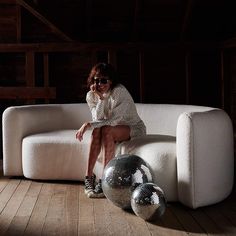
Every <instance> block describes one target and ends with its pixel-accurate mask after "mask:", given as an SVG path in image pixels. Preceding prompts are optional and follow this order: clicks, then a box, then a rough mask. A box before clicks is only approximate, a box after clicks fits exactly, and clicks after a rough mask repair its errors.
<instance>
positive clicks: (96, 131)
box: [91, 128, 101, 139]
mask: <svg viewBox="0 0 236 236" xmlns="http://www.w3.org/2000/svg"><path fill="white" fill-rule="evenodd" d="M91 136H92V139H100V138H101V128H95V129H93V131H92V135H91Z"/></svg>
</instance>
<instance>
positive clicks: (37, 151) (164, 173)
mask: <svg viewBox="0 0 236 236" xmlns="http://www.w3.org/2000/svg"><path fill="white" fill-rule="evenodd" d="M75 135H76V130H60V131H53V132H46V133H39V134H33V135H29V136H27V137H25V138H24V139H23V144H22V167H23V174H24V176H25V177H27V178H30V179H45V180H81V181H82V180H83V179H84V175H85V170H86V166H87V161H88V154H89V143H90V138H91V130H88V131H87V132H86V133H85V134H84V137H83V141H82V142H79V141H78V140H77V139H76V138H75ZM117 154H136V155H138V156H140V157H141V158H143V159H144V160H145V161H146V163H147V164H148V165H149V166H150V168H151V171H152V173H153V182H154V183H156V184H157V185H159V186H160V187H161V188H162V189H163V190H164V192H165V194H166V198H167V200H168V201H176V200H177V171H176V140H175V137H172V136H166V135H147V136H145V137H142V138H136V139H133V140H131V141H128V142H122V143H120V144H118V145H117V148H116V155H117ZM94 172H95V174H96V175H97V176H99V177H101V175H102V158H99V159H98V161H97V163H96V166H95V171H94Z"/></svg>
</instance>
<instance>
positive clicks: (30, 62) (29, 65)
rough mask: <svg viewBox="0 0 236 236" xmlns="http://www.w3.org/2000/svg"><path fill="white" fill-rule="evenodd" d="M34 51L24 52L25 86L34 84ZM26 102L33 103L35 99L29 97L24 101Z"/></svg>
mask: <svg viewBox="0 0 236 236" xmlns="http://www.w3.org/2000/svg"><path fill="white" fill-rule="evenodd" d="M34 56H35V55H34V52H32V51H30V52H26V57H25V79H26V86H27V87H34V86H35V62H34ZM26 103H27V104H33V103H35V100H33V99H29V100H27V101H26Z"/></svg>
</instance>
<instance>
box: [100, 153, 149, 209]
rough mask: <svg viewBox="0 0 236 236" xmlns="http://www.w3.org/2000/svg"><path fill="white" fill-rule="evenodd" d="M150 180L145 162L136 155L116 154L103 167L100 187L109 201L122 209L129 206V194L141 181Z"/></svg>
mask: <svg viewBox="0 0 236 236" xmlns="http://www.w3.org/2000/svg"><path fill="white" fill-rule="evenodd" d="M150 181H152V174H151V171H150V169H149V167H148V166H147V164H146V162H145V161H144V160H143V159H142V158H141V157H139V156H136V155H128V154H124V155H118V156H116V157H115V158H113V159H112V160H110V161H109V162H108V164H107V166H106V167H105V169H104V173H103V177H102V189H103V192H104V194H105V196H106V197H107V199H109V200H110V201H111V202H113V203H114V204H115V205H116V206H118V207H120V208H122V209H128V208H131V203H130V199H131V194H132V192H133V191H134V189H135V188H136V187H137V186H138V185H140V184H143V183H146V182H150Z"/></svg>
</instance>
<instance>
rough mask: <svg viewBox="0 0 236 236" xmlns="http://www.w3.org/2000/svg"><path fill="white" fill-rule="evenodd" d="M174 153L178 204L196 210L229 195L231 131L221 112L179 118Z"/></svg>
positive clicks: (230, 180)
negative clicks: (175, 157)
mask: <svg viewBox="0 0 236 236" xmlns="http://www.w3.org/2000/svg"><path fill="white" fill-rule="evenodd" d="M176 149H177V150H176V153H177V175H178V176H177V179H178V195H179V201H180V202H182V203H183V204H184V205H187V206H189V207H191V208H197V207H200V206H205V205H209V204H213V203H216V202H219V201H221V200H223V199H225V198H226V197H227V196H228V195H229V194H230V192H231V190H232V187H233V181H234V176H233V175H234V150H233V149H234V146H233V128H232V122H231V120H230V118H229V116H228V115H227V114H226V113H225V112H224V111H223V110H220V109H214V110H210V111H205V112H191V113H183V114H181V115H180V117H179V119H178V124H177V137H176Z"/></svg>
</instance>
